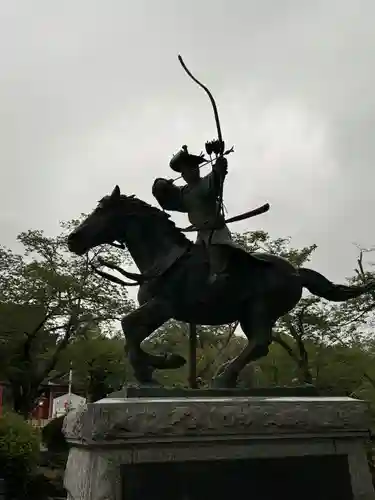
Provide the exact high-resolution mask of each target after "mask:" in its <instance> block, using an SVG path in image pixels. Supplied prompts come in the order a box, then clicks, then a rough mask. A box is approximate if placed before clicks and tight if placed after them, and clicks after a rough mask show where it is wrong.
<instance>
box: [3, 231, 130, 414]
mask: <svg viewBox="0 0 375 500" xmlns="http://www.w3.org/2000/svg"><path fill="white" fill-rule="evenodd" d="M72 224H73V225H74V223H70V224H67V225H66V224H65V225H64V228H65V229H64V232H63V233H62V234H61V235H59V236H58V237H55V238H50V237H47V236H46V235H45V234H44V233H43V232H42V231H38V230H33V231H31V230H30V231H27V232H24V233H21V234H20V235H19V236H18V241H19V242H20V243H21V244H22V245H23V248H24V252H23V254H22V255H18V254H15V253H13V252H11V251H10V250H9V249H5V248H0V261H1V265H0V341H1V347H2V349H1V354H0V362H1V363H0V375H1V378H2V379H3V380H4V379H5V380H7V381H8V382H9V383H10V388H11V391H12V395H13V400H14V408H15V410H16V411H17V412H19V413H21V414H22V415H24V416H25V417H26V416H27V415H28V414H29V412H30V410H32V408H33V407H34V404H35V401H36V398H37V397H38V396H39V388H40V385H41V383H42V382H43V381H45V379H46V378H47V377H48V376H49V374H50V373H51V372H52V371H53V370H54V368H55V367H56V365H57V363H58V361H59V359H60V357H61V354H62V353H63V351H64V350H65V349H66V348H67V346H68V345H69V344H70V343H71V342H72V341H73V340H74V339H76V338H79V337H81V336H84V335H86V334H87V332H89V331H91V330H95V329H98V328H100V330H101V331H102V332H107V333H110V332H111V331H112V330H113V328H114V325H117V323H118V320H119V319H120V318H121V317H122V316H123V315H124V314H126V313H127V312H128V311H129V310H130V309H131V308H132V307H133V303H132V301H131V300H130V299H129V298H128V295H127V290H126V289H125V288H124V287H121V286H117V285H114V284H113V283H111V282H110V281H107V280H103V279H102V278H100V277H98V275H97V274H96V273H94V271H93V269H92V266H91V262H92V260H93V259H96V258H97V256H98V255H99V254H100V253H101V252H103V247H101V248H99V249H97V250H95V251H94V252H92V253H91V254H90V256H86V257H83V258H82V257H76V256H74V255H72V254H71V253H70V252H68V250H67V247H66V230H67V229H71V227H72ZM127 258H128V256H127V254H126V253H124V252H122V253H120V251H117V250H113V251H112V250H111V260H112V261H114V262H116V263H120V261H121V260H122V261H123V262H124V261H125V262H126V261H127Z"/></svg>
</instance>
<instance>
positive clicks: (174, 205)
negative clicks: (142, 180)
mask: <svg viewBox="0 0 375 500" xmlns="http://www.w3.org/2000/svg"><path fill="white" fill-rule="evenodd" d="M152 194H153V195H154V196H155V198H156V199H157V201H158V203H159V205H160V206H161V207H162V208H163V209H164V210H171V211H175V212H186V208H185V205H184V200H183V196H182V191H181V188H180V187H178V186H175V185H174V184H173V182H172V181H171V180H169V179H156V180H155V181H154V184H153V185H152Z"/></svg>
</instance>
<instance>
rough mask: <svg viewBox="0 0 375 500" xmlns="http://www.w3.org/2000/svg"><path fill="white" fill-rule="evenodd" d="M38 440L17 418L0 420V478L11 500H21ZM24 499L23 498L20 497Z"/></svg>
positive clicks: (8, 415)
mask: <svg viewBox="0 0 375 500" xmlns="http://www.w3.org/2000/svg"><path fill="white" fill-rule="evenodd" d="M39 454H40V440H39V435H38V432H37V431H36V430H34V429H33V428H32V427H31V425H29V424H28V423H27V422H26V421H25V420H24V419H23V418H22V417H21V416H20V415H17V414H15V413H6V414H4V415H1V416H0V474H1V476H2V477H3V478H4V479H5V483H6V489H7V491H8V493H9V494H10V495H11V496H12V495H13V496H18V497H20V498H22V494H25V493H26V491H27V487H28V484H29V482H30V480H31V478H32V475H33V473H34V472H35V470H36V467H37V465H38V460H39ZM23 498H25V496H24V497H23Z"/></svg>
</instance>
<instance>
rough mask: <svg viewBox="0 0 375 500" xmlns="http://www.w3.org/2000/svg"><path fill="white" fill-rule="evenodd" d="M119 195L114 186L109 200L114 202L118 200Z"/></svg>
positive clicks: (118, 189) (117, 188)
mask: <svg viewBox="0 0 375 500" xmlns="http://www.w3.org/2000/svg"><path fill="white" fill-rule="evenodd" d="M120 195H121V192H120V188H119V187H118V186H117V185H116V186H115V188H114V190H113V191H112V193H111V199H112V200H116V199H118V198H120Z"/></svg>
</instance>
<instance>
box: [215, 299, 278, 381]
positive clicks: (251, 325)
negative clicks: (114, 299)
mask: <svg viewBox="0 0 375 500" xmlns="http://www.w3.org/2000/svg"><path fill="white" fill-rule="evenodd" d="M240 324H241V328H242V331H243V332H244V334H245V335H246V337H247V338H248V340H249V342H248V344H247V346H246V347H245V348H244V350H243V351H242V352H241V353H240V354H239V355H238V356H237V357H236V358H234V359H233V360H231V361H229V362H226V363H225V364H224V365H222V366H221V367H220V368H219V370H218V373H217V375H216V376H215V377H214V380H213V385H214V387H226V388H227V387H236V384H237V379H238V376H239V374H240V372H241V371H242V370H243V368H245V366H246V365H247V364H248V363H250V362H251V361H255V360H257V359H259V358H261V357H263V356H266V355H267V354H268V349H269V345H270V343H271V341H272V328H273V325H274V320H271V319H270V318H269V317H268V315H267V314H266V311H264V309H263V307H262V306H260V305H259V306H258V307H254V306H253V307H252V308H251V310H249V311H248V312H247V313H246V316H245V317H244V318H242V319H241V321H240Z"/></svg>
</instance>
